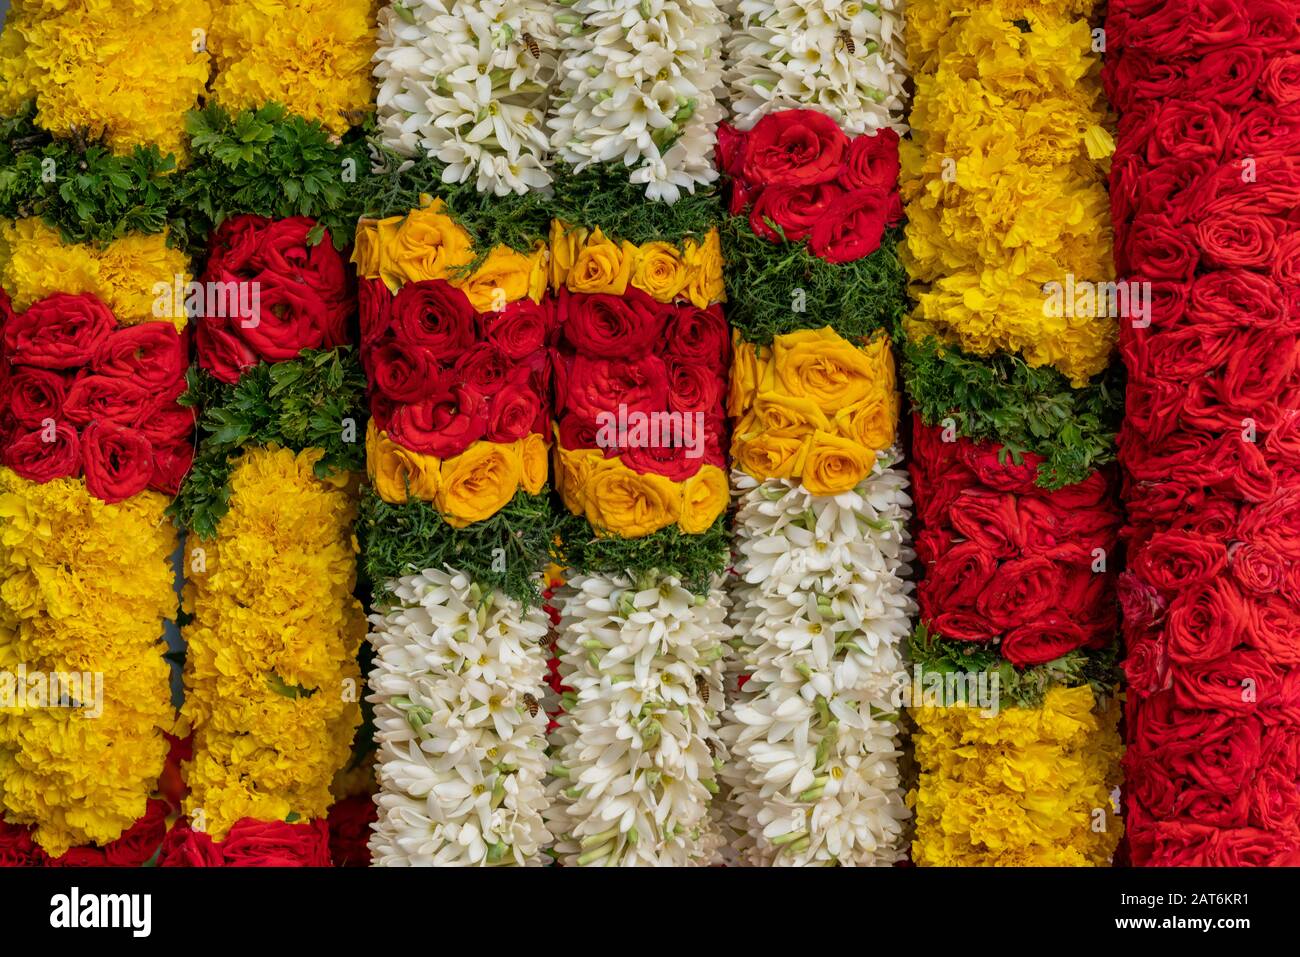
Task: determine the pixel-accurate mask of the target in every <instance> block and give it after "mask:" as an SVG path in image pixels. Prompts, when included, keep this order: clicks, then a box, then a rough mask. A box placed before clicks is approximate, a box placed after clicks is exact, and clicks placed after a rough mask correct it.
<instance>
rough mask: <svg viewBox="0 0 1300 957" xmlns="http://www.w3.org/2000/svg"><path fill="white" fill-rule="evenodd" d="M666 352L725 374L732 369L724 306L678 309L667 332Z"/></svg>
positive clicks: (688, 306)
mask: <svg viewBox="0 0 1300 957" xmlns="http://www.w3.org/2000/svg"><path fill="white" fill-rule="evenodd" d="M664 335H665V338H666V340H667V341H666V342H665V343H664V352H665V353H666V354H667V355H669V356H672V357H674V358H677V359H681V360H684V361H686V362H691V363H699V364H701V365H707V366H710V367H712V368H714V369H717V370H720V371H724V372H725V370H726V369H728V368H730V366H731V331H730V329H729V328H728V326H727V320H726V319H725V318H724V317H723V315H722V306H720V305H718V304H717V303H714V304H713V305H712V306H709V308H707V309H697V308H696V307H695V306H691V305H682V306H678V307H677V309H676V313H675V315H674V316H673V319H672V322H671V323H670V324H669V326H668V329H667V331H666V332H665V334H664Z"/></svg>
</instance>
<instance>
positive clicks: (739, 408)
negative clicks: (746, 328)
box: [727, 332, 759, 419]
mask: <svg viewBox="0 0 1300 957" xmlns="http://www.w3.org/2000/svg"><path fill="white" fill-rule="evenodd" d="M731 342H732V350H731V352H732V360H731V379H730V381H729V382H728V384H727V415H728V416H729V417H731V418H733V419H738V418H740V417H741V416H742V415H744V413H745V410H746V409H747V408H749V405H750V403H752V402H753V401H754V393H755V392H757V391H758V377H759V360H758V350H757V349H756V348H755V346H754V344H753V343H751V342H746V341H745V340H744V339H743V338H741V335H740V333H739V332H737V333H733V334H732V337H731Z"/></svg>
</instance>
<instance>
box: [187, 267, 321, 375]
mask: <svg viewBox="0 0 1300 957" xmlns="http://www.w3.org/2000/svg"><path fill="white" fill-rule="evenodd" d="M259 284H260V285H259V293H258V295H259V301H258V302H257V304H256V305H255V306H254V307H253V314H252V315H251V316H248V317H232V318H225V319H216V320H214V319H211V318H205V319H203V320H202V321H203V322H204V323H211V322H219V323H223V324H226V325H228V327H229V328H230V329H231V331H232V332H234V333H235V335H237V336H239V338H241V339H243V340H244V342H246V343H248V345H249V347H250V348H251V349H252V350H253V351H254V352H255V353H257V356H258V358H260V359H262V360H263V361H265V362H284V361H286V360H288V359H294V358H297V357H298V355H299V354H300V353H301V352H302V351H303V350H304V349H322V348H328V347H330V346H336V345H341V344H342V342H343V341H344V338H345V337H343V336H341V335H329V334H328V333H329V331H330V326H331V324H332V318H331V316H330V314H329V311H328V309H327V307H326V305H325V303H324V302H323V300H322V299H321V297H320V294H319V293H318V292H317V291H316V290H315V289H313V288H312V287H311V286H307V285H304V284H303V283H301V282H297V281H294V280H292V279H284V278H282V277H279V276H271V275H264V276H263V277H262V278H261V279H260V280H259Z"/></svg>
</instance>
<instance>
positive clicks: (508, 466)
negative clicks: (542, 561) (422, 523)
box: [434, 442, 521, 528]
mask: <svg viewBox="0 0 1300 957" xmlns="http://www.w3.org/2000/svg"><path fill="white" fill-rule="evenodd" d="M520 477H521V466H520V462H519V456H518V455H516V454H515V449H514V446H512V445H498V444H496V443H494V442H475V443H474V444H473V445H471V446H470V447H469V448H468V449H466V450H465V451H464V452H462V453H461V454H460V455H457V456H456V457H454V458H450V459H447V460H446V461H445V462H443V463H442V486H441V487H440V488H439V489H438V494H437V496H436V497H435V498H434V503H435V504H436V505H437V508H438V511H439V512H440V513H441V514H442V517H443V518H445V519H446V520H447V524H449V525H451V526H452V527H453V528H464V527H465V526H466V525H470V524H472V523H474V522H481V521H483V519H485V518H490V517H491V516H493V515H495V514H496V513H497V512H499V511H500V510H501V509H502V508H504V507H505V505H506V503H507V502H509V501H510V500H511V499H512V498H514V497H515V492H516V491H518V489H519V479H520Z"/></svg>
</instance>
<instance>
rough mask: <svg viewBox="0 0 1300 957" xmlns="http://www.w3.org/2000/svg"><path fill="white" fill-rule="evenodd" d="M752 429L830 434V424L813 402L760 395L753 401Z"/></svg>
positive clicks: (766, 394)
mask: <svg viewBox="0 0 1300 957" xmlns="http://www.w3.org/2000/svg"><path fill="white" fill-rule="evenodd" d="M754 427H755V428H756V429H757V430H759V431H761V432H772V433H775V434H777V435H797V436H802V435H806V434H807V433H809V432H818V431H829V430H830V427H831V424H830V422H829V421H828V420H827V418H826V415H825V413H823V412H822V410H821V409H819V408H817V403H816V402H814V401H813V400H812V399H804V398H799V397H797V396H793V395H782V394H781V393H779V392H760V393H759V394H758V395H757V396H756V397H755V398H754Z"/></svg>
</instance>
